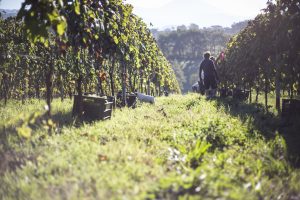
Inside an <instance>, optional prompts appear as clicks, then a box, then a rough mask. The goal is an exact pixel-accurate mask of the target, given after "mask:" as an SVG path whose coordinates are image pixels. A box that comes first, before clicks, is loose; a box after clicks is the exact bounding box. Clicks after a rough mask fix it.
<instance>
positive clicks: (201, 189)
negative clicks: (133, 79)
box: [0, 94, 300, 199]
mask: <svg viewBox="0 0 300 200" xmlns="http://www.w3.org/2000/svg"><path fill="white" fill-rule="evenodd" d="M42 105H43V102H38V101H32V102H29V103H27V104H26V105H20V104H19V103H17V102H10V103H9V105H8V106H7V107H6V108H4V107H1V108H0V119H1V121H0V131H1V142H0V160H1V164H0V199H177V198H183V199H185V198H191V199H193V198H195V199H216V198H223V199H293V198H294V199H300V182H299V180H300V171H299V169H296V168H294V167H293V166H292V165H291V164H290V162H288V147H287V144H286V142H285V139H284V138H283V137H281V136H280V135H279V134H278V133H277V132H276V130H275V129H272V124H271V122H270V121H268V116H266V115H265V114H264V113H263V112H261V111H260V110H259V109H256V108H248V107H240V109H238V110H240V112H241V113H239V112H238V111H235V110H234V108H233V107H236V106H239V105H238V104H236V103H232V102H222V101H220V100H215V101H209V102H208V101H205V99H204V98H201V99H199V97H198V96H197V95H192V94H190V95H186V96H176V95H175V96H171V97H168V98H166V97H162V98H158V99H157V102H156V104H155V105H146V104H143V105H140V106H139V107H138V108H137V109H134V110H132V109H122V110H116V111H115V112H114V114H113V115H114V116H113V118H112V119H111V120H109V121H104V122H95V123H92V124H82V125H77V126H74V125H75V124H74V122H73V120H72V118H71V114H70V111H71V106H72V103H71V102H70V101H65V102H63V103H62V102H60V101H57V100H56V101H55V102H54V103H53V107H54V110H55V111H54V113H55V114H54V120H53V121H54V123H52V121H49V120H48V121H47V120H46V119H43V118H41V119H39V118H38V117H37V118H35V117H32V116H31V118H30V117H29V116H30V115H31V114H32V113H33V112H37V115H38V113H39V112H40V108H42ZM243 109H244V110H243ZM245 113H247V114H246V115H245ZM251 113H252V114H253V113H256V114H257V115H260V117H261V119H264V120H257V118H256V119H255V118H253V117H251ZM33 118H34V119H35V120H33ZM20 119H24V121H25V122H26V121H28V126H29V127H30V128H31V129H32V130H28V128H27V124H26V123H25V124H24V123H22V122H20ZM30 119H31V122H30ZM272 122H274V123H275V122H276V121H272ZM268 123H269V124H268ZM4 126H5V128H4ZM18 127H19V129H18ZM16 128H17V129H16ZM49 128H50V129H52V131H47V130H46V129H49ZM16 130H19V134H22V135H23V136H18V134H17V131H16ZM22 130H23V132H22ZM28 133H30V136H29V135H28ZM49 133H50V134H49ZM24 136H28V139H23V138H22V137H24Z"/></svg>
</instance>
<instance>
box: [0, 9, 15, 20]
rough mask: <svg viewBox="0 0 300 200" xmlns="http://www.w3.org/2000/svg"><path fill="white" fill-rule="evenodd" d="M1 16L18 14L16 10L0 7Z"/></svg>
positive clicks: (6, 16)
mask: <svg viewBox="0 0 300 200" xmlns="http://www.w3.org/2000/svg"><path fill="white" fill-rule="evenodd" d="M0 13H1V17H3V18H4V19H6V18H8V17H15V16H17V14H18V10H7V9H0Z"/></svg>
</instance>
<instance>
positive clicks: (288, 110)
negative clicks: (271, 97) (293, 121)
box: [281, 99, 300, 116]
mask: <svg viewBox="0 0 300 200" xmlns="http://www.w3.org/2000/svg"><path fill="white" fill-rule="evenodd" d="M281 114H282V116H297V115H298V116H300V100H297V99H282V113H281Z"/></svg>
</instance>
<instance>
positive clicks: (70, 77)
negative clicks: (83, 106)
mask: <svg viewBox="0 0 300 200" xmlns="http://www.w3.org/2000/svg"><path fill="white" fill-rule="evenodd" d="M0 56H1V61H0V91H1V92H0V98H1V99H4V102H6V101H7V100H8V99H11V98H14V99H22V100H23V101H24V100H26V99H27V98H46V99H47V103H48V107H49V114H50V112H51V99H52V98H53V97H61V99H64V98H66V97H67V96H71V95H72V94H74V93H77V94H78V95H79V96H81V95H82V94H83V93H84V92H87V93H90V92H94V91H97V93H98V94H99V95H112V96H114V95H115V94H116V93H117V92H118V91H120V90H122V97H123V98H122V99H123V104H126V93H127V92H134V91H136V90H139V91H140V92H145V93H147V94H153V95H160V94H161V92H162V90H168V91H169V92H170V91H171V92H179V86H178V82H177V80H176V78H175V74H174V71H173V70H172V67H171V65H170V63H169V62H168V61H167V59H166V58H165V57H164V55H163V53H162V52H161V51H160V49H159V47H158V45H157V43H156V40H155V38H154V37H153V36H152V34H151V32H150V30H149V29H148V28H147V25H146V24H145V23H144V22H143V21H142V19H141V18H140V17H138V16H136V15H134V14H133V13H132V6H131V5H130V4H125V3H123V1H122V0H110V1H107V0H100V1H81V0H75V1H69V0H51V1H50V0H47V1H35V0H25V1H24V3H23V4H22V7H21V9H20V11H19V13H18V16H17V18H7V19H2V18H0Z"/></svg>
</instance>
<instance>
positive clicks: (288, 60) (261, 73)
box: [218, 0, 300, 110]
mask: <svg viewBox="0 0 300 200" xmlns="http://www.w3.org/2000/svg"><path fill="white" fill-rule="evenodd" d="M299 35H300V2H299V1H297V0H285V1H268V2H267V7H266V8H265V9H264V11H263V13H262V14H259V15H257V17H256V18H255V19H254V20H251V21H249V23H248V25H247V27H246V28H245V29H243V30H242V31H241V32H240V33H239V34H237V35H236V36H234V37H232V38H231V40H230V42H229V43H228V44H227V48H226V51H225V55H226V56H225V59H224V60H221V59H220V60H219V61H218V67H219V73H220V74H221V75H220V77H221V79H222V81H221V82H222V86H223V87H225V88H228V87H232V88H236V87H239V88H244V89H248V90H250V92H251V91H252V90H253V91H254V92H256V101H257V99H258V96H259V94H260V93H262V92H263V93H264V96H265V106H266V109H268V99H269V98H268V95H269V94H270V92H274V93H275V94H276V108H277V109H278V110H280V99H281V95H282V94H288V95H289V96H290V98H294V97H295V95H296V94H297V93H298V95H299V92H300V86H299V80H300V37H299ZM250 97H251V95H250ZM250 101H252V99H250Z"/></svg>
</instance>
